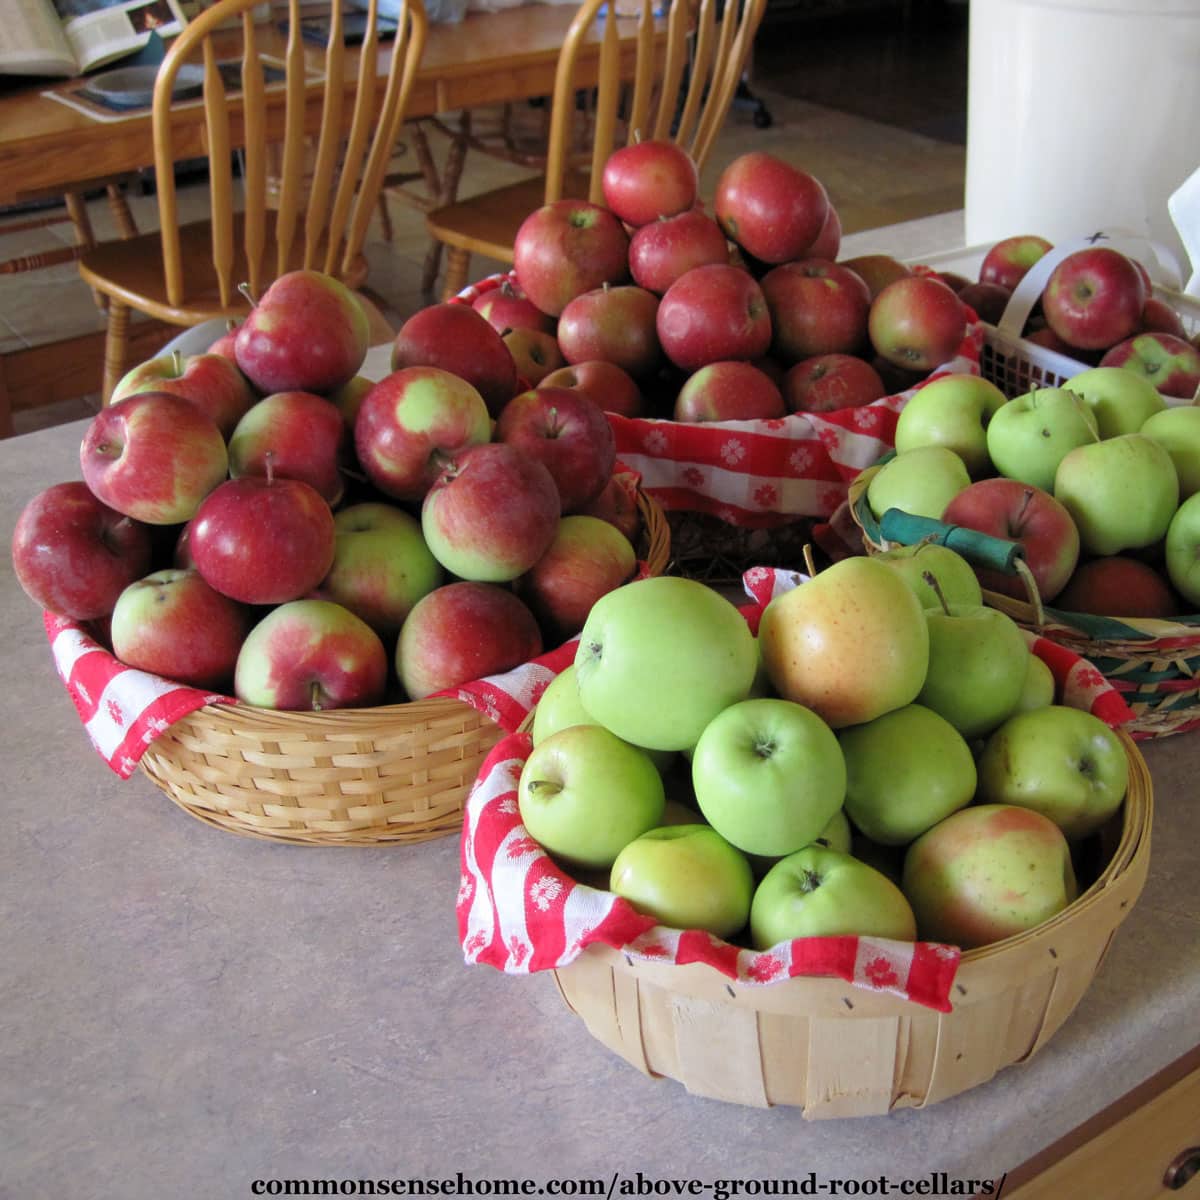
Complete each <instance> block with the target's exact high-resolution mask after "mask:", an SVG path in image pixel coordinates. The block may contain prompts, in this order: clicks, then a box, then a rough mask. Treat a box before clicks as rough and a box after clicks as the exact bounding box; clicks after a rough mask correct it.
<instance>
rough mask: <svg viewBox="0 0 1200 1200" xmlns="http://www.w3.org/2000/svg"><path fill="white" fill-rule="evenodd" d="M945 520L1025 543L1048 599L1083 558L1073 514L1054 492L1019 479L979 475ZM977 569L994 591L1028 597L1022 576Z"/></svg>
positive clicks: (949, 507) (948, 509)
mask: <svg viewBox="0 0 1200 1200" xmlns="http://www.w3.org/2000/svg"><path fill="white" fill-rule="evenodd" d="M942 520H943V521H945V522H946V523H947V524H949V525H965V526H966V527H967V528H968V529H977V530H979V532H980V533H988V534H991V535H992V536H993V537H998V538H1005V539H1007V540H1009V541H1016V542H1020V543H1021V545H1022V547H1023V548H1024V552H1025V562H1026V563H1027V564H1028V566H1029V570H1030V572H1031V573H1032V575H1033V578H1034V580H1035V581H1036V583H1037V587H1038V592H1039V594H1040V595H1041V598H1042V599H1043V600H1044V601H1046V602H1047V603H1049V602H1050V601H1051V600H1053V599H1054V598H1055V597H1056V596H1057V595H1058V594H1059V592H1061V591H1062V590H1063V588H1064V587H1065V586H1066V584H1067V580H1068V579H1070V578H1071V573H1072V572H1073V571H1074V570H1075V566H1076V564H1077V563H1078V561H1079V531H1078V529H1077V528H1076V527H1075V522H1074V521H1073V520H1072V519H1071V514H1070V513H1069V512H1067V510H1066V508H1065V507H1064V506H1063V505H1062V504H1061V503H1060V502H1059V501H1058V500H1056V499H1055V498H1054V497H1053V496H1052V495H1050V493H1049V492H1045V491H1043V490H1042V489H1041V488H1038V487H1033V486H1032V485H1031V484H1027V483H1021V482H1020V481H1018V480H1016V479H1003V478H994V479H978V480H976V481H975V482H974V483H972V484H970V485H968V486H967V487H965V488H964V489H963V490H962V491H961V492H959V493H958V494H957V495H956V496H954V497H953V498H952V499H951V501H950V503H949V504H948V505H947V506H946V509H945V511H944V512H943V513H942ZM976 574H977V575H978V576H979V581H980V583H981V584H982V585H983V586H984V587H985V588H987V589H989V590H990V591H993V592H1000V593H1002V594H1003V595H1007V596H1015V597H1016V598H1017V599H1019V600H1024V599H1027V593H1026V591H1025V587H1024V584H1023V583H1022V582H1021V579H1020V577H1019V576H1016V575H1004V574H1002V573H1000V572H998V571H989V570H987V569H983V568H980V569H977V571H976Z"/></svg>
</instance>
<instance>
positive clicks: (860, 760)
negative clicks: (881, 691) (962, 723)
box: [838, 704, 975, 846]
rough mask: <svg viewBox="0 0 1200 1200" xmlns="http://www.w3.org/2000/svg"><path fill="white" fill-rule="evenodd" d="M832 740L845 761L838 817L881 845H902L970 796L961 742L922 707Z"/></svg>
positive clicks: (971, 778)
mask: <svg viewBox="0 0 1200 1200" xmlns="http://www.w3.org/2000/svg"><path fill="white" fill-rule="evenodd" d="M838 741H839V742H840V743H841V746H842V753H843V754H844V755H845V757H846V812H847V814H848V815H849V817H850V819H851V820H852V821H853V822H854V824H855V826H856V827H857V828H858V829H859V830H860V831H861V832H862V833H864V834H866V836H867V837H869V838H870V839H871V840H872V841H875V842H878V843H880V844H881V845H884V846H903V845H907V844H908V843H909V842H911V841H912V840H913V839H914V838H916V837H919V836H920V835H921V834H922V833H924V832H925V830H927V829H929V828H931V827H932V826H934V825H936V824H937V823H938V822H939V821H940V820H942V819H943V818H944V817H948V816H949V815H950V814H951V813H952V812H957V811H958V809H960V808H963V807H964V806H965V805H967V804H969V803H970V802H971V797H972V796H974V794H975V759H974V758H973V757H972V755H971V749H970V747H969V746H968V745H967V743H966V739H965V738H964V737H963V736H962V734H961V733H959V732H958V730H957V729H955V728H954V726H953V725H951V724H950V722H949V721H947V720H946V718H945V717H942V716H939V715H938V714H937V713H935V712H934V711H933V710H932V709H930V708H926V707H925V706H924V705H921V704H909V705H906V706H905V707H904V708H898V709H896V711H895V712H890V713H885V714H884V715H883V716H882V717H876V718H875V720H874V721H868V722H866V724H864V725H854V726H852V727H851V728H849V729H843V730H842V731H841V733H840V734H839V735H838Z"/></svg>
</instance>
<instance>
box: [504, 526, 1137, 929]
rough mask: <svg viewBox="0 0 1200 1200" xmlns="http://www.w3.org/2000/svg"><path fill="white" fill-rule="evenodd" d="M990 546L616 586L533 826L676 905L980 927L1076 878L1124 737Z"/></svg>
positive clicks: (1115, 775) (815, 923)
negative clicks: (1020, 604)
mask: <svg viewBox="0 0 1200 1200" xmlns="http://www.w3.org/2000/svg"><path fill="white" fill-rule="evenodd" d="M1054 700H1055V686H1054V681H1053V678H1052V677H1051V674H1050V671H1049V669H1048V668H1047V667H1046V665H1045V664H1044V663H1043V662H1042V661H1041V659H1039V658H1037V657H1036V656H1035V655H1034V654H1032V653H1031V651H1030V649H1029V643H1028V641H1027V639H1026V638H1025V636H1024V635H1023V634H1022V633H1021V631H1020V630H1019V629H1018V627H1017V626H1016V625H1015V624H1014V623H1013V622H1012V620H1011V619H1010V618H1008V617H1007V616H1005V615H1004V614H1003V613H1001V612H999V611H998V610H996V609H994V608H989V607H986V606H985V605H984V604H983V603H982V597H981V592H980V588H979V585H978V582H977V581H976V579H975V577H974V575H973V573H972V571H971V569H970V568H969V567H968V566H967V565H966V564H965V562H964V560H963V559H961V558H960V557H959V556H958V555H956V554H955V553H953V552H952V551H950V550H947V549H945V548H944V547H941V546H937V545H934V544H925V545H922V546H920V547H915V548H903V549H897V550H895V551H891V552H888V553H887V554H882V555H879V556H875V557H865V556H858V557H854V558H849V559H845V560H843V561H841V562H839V563H836V564H834V565H833V566H831V567H829V568H828V569H826V570H824V571H822V572H820V573H818V574H817V575H816V576H815V577H813V578H812V579H810V580H808V581H807V582H803V583H801V584H800V585H799V586H797V587H795V588H794V589H792V590H790V591H786V592H781V593H779V594H778V595H776V597H775V598H774V599H772V600H771V601H770V603H769V604H768V605H767V606H766V607H765V609H763V610H762V611H761V617H760V620H759V622H758V631H757V634H756V633H755V632H754V631H753V630H752V626H751V623H750V622H748V621H747V619H746V615H745V614H743V613H742V612H741V611H739V610H738V609H737V608H736V607H735V606H734V605H733V604H732V603H731V602H730V601H729V600H727V599H726V598H725V597H724V596H723V595H721V594H720V593H719V592H717V591H715V590H713V589H710V588H709V587H707V586H706V585H704V584H702V583H699V582H697V581H695V580H689V579H683V578H677V577H671V576H663V577H659V578H656V579H647V580H639V581H636V582H633V583H629V584H626V585H624V586H623V587H620V588H617V589H615V590H614V591H612V592H610V593H609V594H608V595H606V596H605V597H603V598H602V599H601V600H599V601H598V602H597V603H596V605H595V606H594V608H593V609H592V612H591V613H590V615H589V617H588V619H587V622H586V623H585V625H584V628H583V631H582V633H581V635H580V640H579V645H578V649H577V652H576V657H575V660H574V663H573V664H572V665H571V666H569V667H568V668H567V669H566V670H564V671H563V672H562V673H561V674H559V675H558V676H556V677H555V679H554V680H553V682H552V683H551V684H550V685H549V687H548V688H547V689H546V691H545V693H544V695H543V696H542V698H541V700H540V702H539V703H538V705H537V707H536V709H535V710H534V717H533V722H532V726H531V741H532V749H531V751H530V753H529V755H528V758H527V759H526V760H525V762H524V764H523V767H522V770H521V774H520V779H519V784H518V804H519V808H520V815H521V820H522V823H523V824H524V827H525V829H526V831H527V832H528V833H529V834H530V835H531V836H532V837H533V838H534V839H535V840H536V841H537V842H539V843H540V845H541V846H542V847H543V848H544V849H545V850H546V851H547V853H549V854H550V855H551V856H552V857H553V858H554V859H555V860H557V861H558V862H559V863H560V864H561V865H562V867H563V868H564V869H565V870H567V871H568V872H570V873H572V874H573V875H574V876H575V877H576V878H577V879H579V880H581V881H583V882H587V883H591V884H593V885H595V886H600V887H605V888H608V889H610V890H611V891H612V892H614V893H616V894H617V895H619V896H622V897H624V898H625V899H626V900H627V901H628V902H629V903H630V904H631V905H633V907H634V908H635V909H637V910H638V911H640V912H643V913H645V914H648V915H650V916H653V917H654V918H656V919H657V920H658V922H659V923H660V924H663V925H666V926H670V927H675V928H681V929H700V930H706V931H708V932H709V933H711V934H712V935H714V936H716V937H721V938H725V939H729V940H731V941H734V942H738V943H741V944H746V945H749V946H752V947H754V948H756V949H759V950H765V949H768V948H770V947H771V946H774V945H776V944H777V943H779V942H782V941H788V940H790V939H792V938H797V937H806V936H834V935H843V934H845V935H860V936H876V937H887V938H895V939H900V940H913V939H915V938H922V939H927V940H934V941H943V942H950V943H956V944H958V945H960V946H962V947H964V948H969V947H976V946H982V945H987V944H989V943H992V942H995V941H998V940H1000V939H1002V938H1005V937H1008V936H1010V935H1013V934H1016V933H1019V932H1021V931H1023V930H1027V929H1030V928H1032V927H1034V926H1036V925H1038V924H1040V923H1041V922H1042V921H1045V920H1047V919H1048V918H1050V917H1051V916H1053V915H1055V914H1056V913H1058V912H1060V911H1062V910H1063V909H1064V908H1065V907H1066V906H1067V905H1068V904H1070V903H1071V901H1072V900H1073V899H1075V897H1076V895H1077V894H1078V885H1077V878H1078V874H1077V870H1076V866H1075V864H1074V861H1073V851H1078V850H1079V849H1080V848H1081V847H1083V846H1085V844H1086V843H1087V842H1088V841H1089V840H1090V839H1092V836H1093V835H1094V834H1095V833H1096V832H1097V831H1098V830H1099V829H1100V828H1101V827H1102V826H1104V825H1105V824H1106V823H1107V822H1108V821H1109V820H1110V819H1111V818H1113V816H1114V814H1115V813H1116V812H1117V811H1118V810H1119V808H1120V806H1121V804H1122V801H1123V800H1124V797H1125V793H1126V789H1127V786H1128V760H1127V757H1126V754H1125V750H1124V748H1123V746H1122V743H1121V740H1120V739H1119V738H1118V736H1117V735H1116V734H1115V733H1114V732H1113V730H1112V729H1110V728H1109V727H1108V726H1107V725H1105V724H1104V723H1103V722H1102V721H1100V720H1099V719H1098V718H1097V717H1095V716H1093V715H1092V714H1091V713H1089V712H1085V711H1082V710H1079V709H1074V708H1069V707H1066V706H1063V705H1060V704H1056V703H1055V702H1054Z"/></svg>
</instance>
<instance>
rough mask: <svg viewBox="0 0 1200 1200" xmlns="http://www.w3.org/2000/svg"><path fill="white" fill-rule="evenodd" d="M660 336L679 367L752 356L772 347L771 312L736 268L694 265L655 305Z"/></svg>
mask: <svg viewBox="0 0 1200 1200" xmlns="http://www.w3.org/2000/svg"><path fill="white" fill-rule="evenodd" d="M656 325H657V329H658V340H659V342H660V343H661V345H662V348H663V351H664V353H665V354H666V356H667V357H668V358H669V359H670V360H671V362H672V363H674V364H675V366H677V367H679V368H680V370H683V371H695V370H698V369H699V368H700V367H703V366H705V365H707V364H708V363H712V362H720V361H722V360H724V359H735V358H741V359H754V358H759V357H761V356H762V355H764V354H766V352H767V350H768V348H769V347H770V345H771V314H770V311H769V309H768V307H767V301H766V297H765V296H764V295H763V290H762V288H761V287H760V286H759V284H758V282H757V281H756V280H755V279H754V278H753V277H752V276H751V275H750V274H749V272H747V271H744V270H742V269H741V268H740V267H734V266H726V265H724V264H713V265H710V266H705V267H694V268H693V269H692V270H690V271H688V272H687V273H686V274H685V275H681V276H680V277H679V278H678V279H677V280H676V281H675V282H674V283H673V284H671V286H670V287H669V288H668V289H667V293H666V295H664V296H663V298H662V300H661V301H660V302H659V306H658V317H657V321H656Z"/></svg>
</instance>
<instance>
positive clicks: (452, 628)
mask: <svg viewBox="0 0 1200 1200" xmlns="http://www.w3.org/2000/svg"><path fill="white" fill-rule="evenodd" d="M542 649H543V644H542V635H541V631H540V630H539V629H538V623H537V620H536V619H535V617H534V615H533V613H531V612H530V611H529V608H528V606H527V605H526V604H525V602H524V601H523V600H521V599H519V598H518V597H517V596H515V595H514V594H513V593H512V592H511V591H509V590H508V589H507V588H502V587H498V586H497V585H496V584H494V583H477V582H471V581H466V582H460V583H448V584H445V585H444V586H442V587H440V588H435V589H434V590H433V591H432V592H430V593H429V595H428V596H424V597H422V598H421V599H420V600H418V601H417V603H416V604H415V605H413V610H412V612H410V613H409V614H408V619H407V620H406V621H405V622H404V625H403V627H402V628H401V630H400V637H399V640H398V642H397V644H396V673H397V675H399V677H400V682H401V684H402V685H403V686H404V691H405V693H406V694H407V695H408V698H409V699H410V700H423V699H424V698H425V697H426V696H430V695H432V694H433V693H434V692H440V691H443V690H445V689H446V688H453V687H457V686H458V685H459V684H462V683H469V682H471V681H472V680H474V679H482V678H485V677H486V676H488V675H498V674H500V673H501V672H503V671H511V670H512V669H513V668H514V667H519V666H520V665H521V664H522V663H526V662H529V661H530V660H531V659H534V658H537V656H538V655H539V654H541V652H542Z"/></svg>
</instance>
